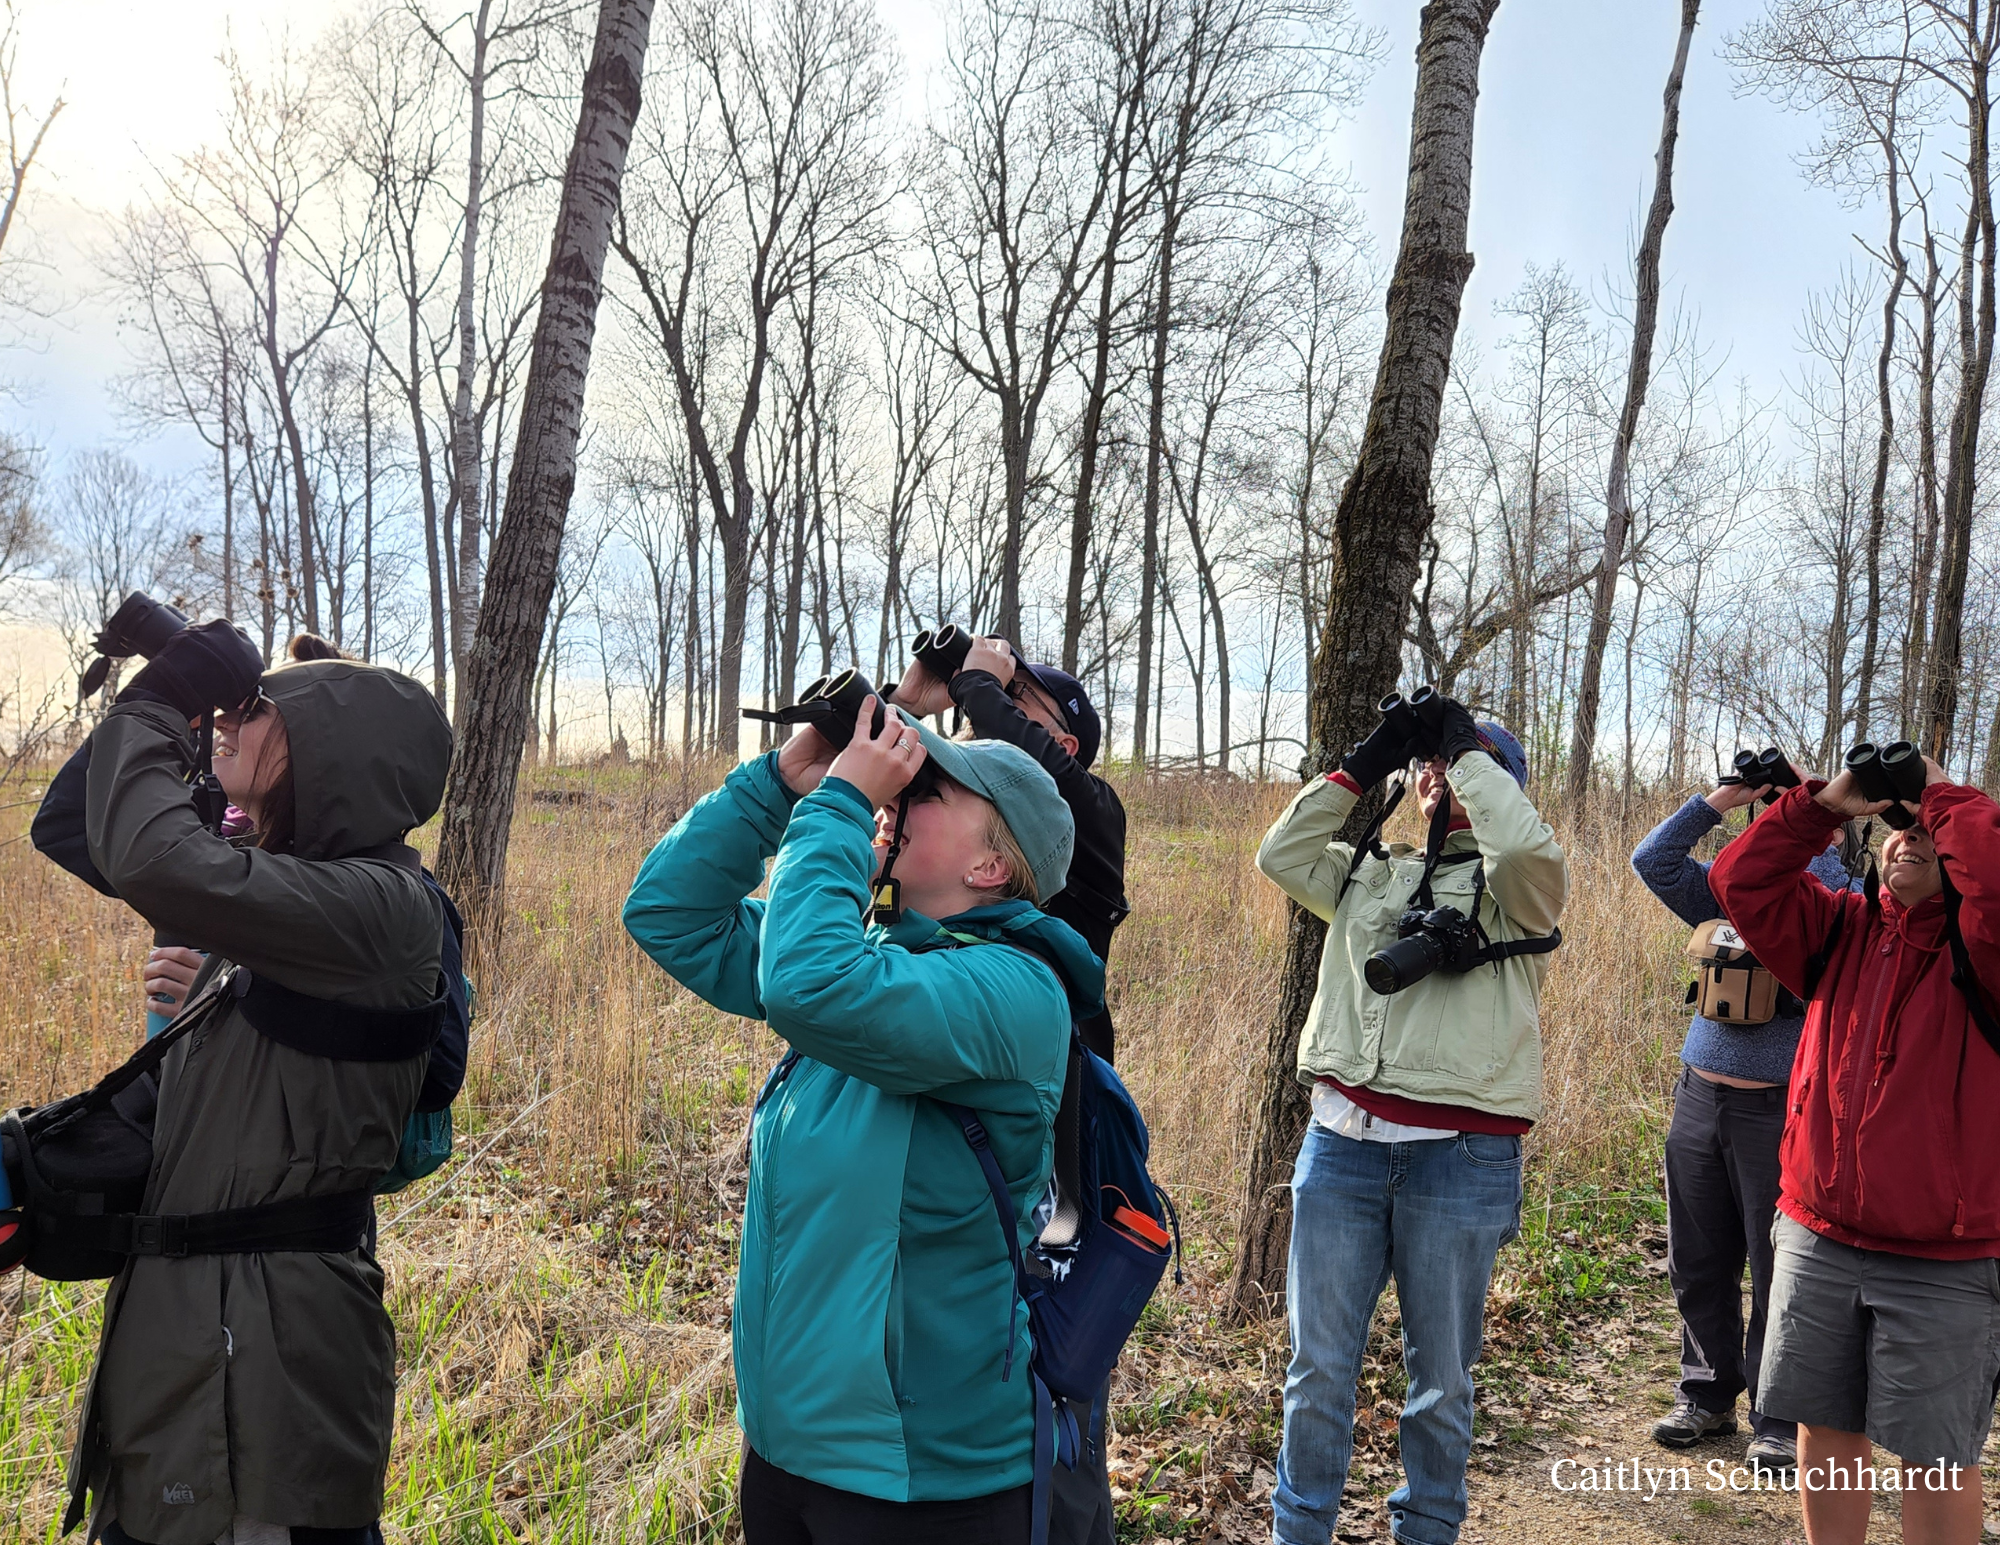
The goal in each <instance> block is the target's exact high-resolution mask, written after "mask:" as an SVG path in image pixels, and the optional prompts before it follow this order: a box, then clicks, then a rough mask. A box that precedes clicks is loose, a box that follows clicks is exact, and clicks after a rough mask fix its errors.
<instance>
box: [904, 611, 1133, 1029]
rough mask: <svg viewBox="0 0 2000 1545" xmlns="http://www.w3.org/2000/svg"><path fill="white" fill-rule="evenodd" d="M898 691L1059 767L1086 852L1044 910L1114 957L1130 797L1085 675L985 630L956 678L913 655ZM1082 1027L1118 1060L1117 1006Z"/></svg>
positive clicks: (913, 705) (913, 703)
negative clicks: (1107, 768)
mask: <svg viewBox="0 0 2000 1545" xmlns="http://www.w3.org/2000/svg"><path fill="white" fill-rule="evenodd" d="M890 701H891V702H893V703H895V704H896V705H897V706H898V707H900V708H905V709H908V710H909V711H910V712H911V713H914V714H919V715H929V714H936V713H942V712H944V710H945V709H947V708H949V707H950V706H952V705H953V704H956V705H957V706H958V708H959V710H960V711H961V712H962V713H963V714H964V715H965V718H966V721H967V722H968V723H969V724H970V725H971V726H972V734H973V738H974V739H976V740H1004V741H1007V742H1009V743H1010V744H1013V745H1016V746H1019V747H1020V748H1021V749H1022V750H1023V751H1025V752H1027V753H1028V754H1029V755H1030V756H1032V757H1033V758H1034V759H1035V760H1036V761H1038V762H1040V763H1041V764H1042V766H1044V767H1046V768H1047V769H1048V770H1049V773H1050V775H1051V776H1053V777H1054V778H1055V780H1056V787H1057V788H1058V789H1060V790H1061V791H1062V797H1063V798H1064V799H1065V800H1066V801H1067V802H1068V804H1069V808H1070V814H1071V815H1072V816H1073V817H1075V820H1076V855H1075V857H1074V858H1073V859H1072V860H1071V861H1070V866H1069V883H1068V885H1067V886H1066V887H1065V888H1064V889H1063V891H1062V893H1061V894H1060V895H1058V896H1056V897H1055V898H1054V899H1053V900H1051V901H1049V902H1048V903H1047V904H1046V905H1045V906H1044V907H1043V910H1044V911H1045V912H1047V913H1048V914H1049V915H1050V916H1051V917H1056V918H1060V919H1061V920H1062V921H1063V922H1065V923H1068V924H1069V925H1070V927H1072V928H1074V929H1075V930H1076V931H1077V932H1078V933H1080V934H1082V935H1083V937H1084V942H1085V943H1087V944H1089V946H1090V948H1091V951H1092V953H1094V954H1095V955H1096V956H1097V958H1098V959H1099V960H1104V961H1108V960H1109V959H1110V956H1111V935H1112V933H1113V931H1114V930H1115V929H1116V928H1117V927H1118V925H1119V924H1120V923H1122V922H1124V921H1125V918H1126V915H1127V914H1128V913H1129V912H1130V911H1131V910H1132V908H1131V905H1130V903H1128V902H1127V901H1126V899H1125V806H1124V805H1123V804H1121V803H1120V802H1119V799H1118V794H1117V792H1116V791H1115V790H1114V789H1113V788H1112V787H1111V785H1110V784H1108V783H1106V782H1105V781H1104V780H1103V779H1102V778H1100V777H1098V776H1097V775H1096V774H1095V773H1093V772H1092V771H1091V770H1090V767H1091V763H1093V762H1094V761H1096V759H1097V751H1098V745H1099V742H1100V741H1101V740H1102V738H1103V733H1104V732H1103V726H1102V725H1101V724H1100V723H1099V721H1098V717H1097V710H1096V709H1095V708H1094V707H1092V706H1091V701H1090V695H1089V694H1088V693H1087V692H1085V691H1084V689H1083V683H1082V682H1080V681H1078V680H1077V679H1076V678H1075V677H1074V676H1072V675H1070V674H1069V672H1068V671H1064V670H1058V669H1057V668H1056V667H1055V666H1053V665H1035V664H1031V663H1029V662H1028V661H1027V660H1025V659H1023V658H1022V657H1021V656H1020V654H1019V652H1018V651H1016V650H1015V648H1014V647H1013V645H1011V644H1009V643H1008V642H1007V641H1006V640H1005V639H1000V638H981V639H975V640H974V641H973V644H972V648H971V650H970V651H968V652H967V654H966V657H965V664H964V666H962V667H961V668H960V669H959V670H958V671H957V673H956V674H954V675H953V676H952V678H951V680H950V681H939V680H938V679H937V677H936V676H934V675H932V674H931V673H930V671H928V670H926V669H925V668H924V667H923V666H922V665H920V664H919V663H918V662H916V661H915V660H912V661H911V662H910V666H909V669H908V670H907V671H905V672H904V673H903V679H902V681H901V682H900V683H899V684H898V685H897V687H896V690H895V691H894V692H893V693H892V694H891V695H890ZM1077 1028H1078V1029H1079V1030H1080V1031H1081V1032H1082V1034H1083V1042H1084V1045H1086V1046H1088V1047H1089V1048H1090V1049H1091V1050H1092V1051H1094V1052H1096V1053H1097V1055H1098V1056H1100V1057H1102V1058H1103V1059H1104V1060H1105V1061H1106V1062H1110V1061H1112V1060H1113V1058H1112V1053H1113V1051H1114V1049H1115V1038H1114V1035H1113V1031H1112V1027H1111V1011H1110V1009H1109V1008H1107V1009H1105V1011H1104V1012H1103V1013H1101V1014H1099V1015H1097V1016H1096V1017H1095V1018H1093V1019H1090V1020H1087V1021H1084V1022H1081V1023H1079V1024H1078V1026H1077Z"/></svg>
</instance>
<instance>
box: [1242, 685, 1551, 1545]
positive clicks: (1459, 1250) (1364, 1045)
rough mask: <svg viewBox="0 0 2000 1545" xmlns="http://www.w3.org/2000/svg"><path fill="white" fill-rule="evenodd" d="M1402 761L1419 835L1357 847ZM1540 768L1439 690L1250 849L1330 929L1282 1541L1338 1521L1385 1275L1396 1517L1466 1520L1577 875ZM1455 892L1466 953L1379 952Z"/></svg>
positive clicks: (1298, 1170)
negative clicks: (1540, 805)
mask: <svg viewBox="0 0 2000 1545" xmlns="http://www.w3.org/2000/svg"><path fill="white" fill-rule="evenodd" d="M1412 728H1414V729H1415V731H1416V735H1415V738H1414V739H1412V736H1411V730H1412ZM1412 760H1416V761H1418V762H1419V763H1421V768H1420V771H1419V774H1418V777H1417V796H1418V802H1419V804H1420V805H1421V807H1422V809H1423V813H1424V816H1425V818H1426V820H1427V821H1429V823H1430V837H1429V840H1428V841H1427V844H1426V848H1425V851H1424V852H1422V853H1419V852H1417V851H1416V850H1414V849H1412V848H1409V847H1407V846H1404V845H1402V844H1398V845H1396V846H1394V847H1391V848H1389V849H1386V850H1384V849H1380V848H1375V849H1374V850H1373V851H1370V852H1367V853H1364V854H1362V855H1361V856H1360V858H1359V859H1358V861H1357V858H1356V855H1355V850H1354V848H1353V847H1351V846H1349V845H1348V844H1347V843H1344V842H1341V841H1338V840H1337V838H1338V835H1339V833H1340V830H1341V827H1342V826H1343V825H1344V824H1345V823H1346V821H1347V818H1348V816H1349V815H1350V814H1351V813H1352V812H1353V809H1354V806H1355V803H1356V801H1358V800H1359V799H1360V798H1361V796H1362V795H1363V794H1365V793H1366V792H1367V791H1368V790H1369V789H1370V788H1372V787H1373V786H1374V785H1375V784H1376V783H1378V782H1380V781H1381V780H1382V779H1384V778H1386V777H1387V776H1388V775H1389V774H1390V773H1392V772H1394V771H1396V770H1397V769H1399V768H1402V767H1405V766H1407V764H1408V763H1409V762H1410V761H1412ZM1527 776H1528V766H1527V758H1526V756H1525V755H1524V754H1523V753H1522V751H1521V747H1520V744H1519V742H1518V741H1516V740H1515V739H1514V737H1513V736H1512V735H1511V734H1509V733H1508V732H1507V731H1506V730H1505V729H1504V728H1502V727H1501V726H1500V725H1498V724H1493V723H1486V724H1475V723H1474V722H1473V719H1472V716H1471V715H1470V714H1469V713H1467V712H1466V711H1465V709H1464V708H1463V707H1461V706H1460V705H1459V704H1457V703H1454V702H1451V701H1450V700H1449V699H1444V698H1433V699H1431V700H1430V702H1429V704H1428V705H1427V712H1426V714H1425V715H1424V717H1423V721H1422V723H1421V724H1420V725H1416V726H1410V725H1399V724H1397V723H1392V721H1391V720H1390V719H1388V718H1385V719H1384V721H1383V723H1382V725H1381V726H1380V727H1379V728H1378V729H1377V730H1376V731H1375V732H1374V733H1373V734H1371V735H1370V736H1369V737H1368V738H1367V739H1366V740H1364V741H1362V742H1361V744H1360V745H1358V746H1356V747H1355V748H1354V749H1353V750H1352V751H1351V752H1349V753H1348V755H1347V757H1346V759H1345V760H1344V761H1343V762H1342V764H1341V767H1340V769H1339V770H1338V771H1336V772H1333V773H1331V774H1328V775H1327V776H1326V777H1324V778H1315V779H1314V780H1312V781H1311V782H1310V783H1308V784H1307V785H1306V787H1305V788H1304V789H1302V790H1301V791H1300V792H1299V794H1298V797H1297V798H1295V799H1294V800H1293V801H1292V802H1291V804H1290V806H1288V807H1287V808H1286V810H1285V813H1284V814H1283V815H1281V816H1279V817H1278V819H1277V822H1276V823H1275V824H1274V825H1273V826H1272V827H1271V830H1270V831H1269V833H1267V834H1266V836H1265V838H1264V843H1263V846H1262V847H1261V848H1260V849H1259V850H1258V853H1257V867H1258V868H1259V869H1260V870H1261V871H1262V872H1263V873H1264V874H1265V876H1267V877H1268V878H1269V879H1271V880H1273V881H1275V882H1276V883H1277V884H1278V885H1279V886H1280V887H1282V888H1283V889H1284V891H1285V893H1286V894H1287V895H1289V896H1290V897H1291V898H1292V899H1293V900H1294V901H1296V902H1298V903H1299V905H1300V906H1302V907H1305V908H1306V909H1307V910H1308V911H1310V912H1312V913H1313V914H1314V915H1316V916H1318V917H1321V918H1323V919H1325V920H1326V922H1327V925H1328V927H1327V938H1326V949H1325V953H1324V955H1323V956H1322V957H1321V960H1320V973H1319V990H1318V992H1317V994H1316V995H1315V996H1314V999H1313V1004H1312V1008H1311V1010H1310V1011H1309V1012H1308V1014H1307V1017H1306V1025H1305V1032H1304V1034H1303V1035H1302V1036H1301V1038H1300V1044H1299V1073H1298V1076H1299V1080H1300V1082H1301V1083H1304V1084H1306V1085H1308V1086H1310V1088H1311V1089H1312V1104H1313V1119H1312V1122H1311V1123H1310V1125H1309V1126H1308V1127H1307V1129H1306V1136H1305V1140H1304V1142H1303V1143H1302V1144H1301V1145H1300V1149H1299V1156H1298V1161H1297V1163H1296V1164H1295V1165H1294V1167H1293V1171H1292V1237H1291V1253H1290V1260H1289V1271H1288V1276H1287V1293H1286V1300H1287V1307H1288V1311H1289V1314H1290V1319H1291V1332H1292V1359H1291V1366H1290V1368H1289V1370H1288V1371H1287V1374H1286V1380H1285V1433H1284V1442H1283V1445H1282V1448H1281V1450H1280V1452H1279V1457H1278V1475H1277V1484H1276V1486H1275V1487H1274V1488H1273V1492H1272V1511H1273V1515H1274V1518H1273V1523H1274V1530H1273V1538H1274V1540H1275V1541H1276V1545H1326V1541H1327V1539H1328V1538H1329V1537H1330V1536H1331V1535H1332V1533H1333V1530H1334V1528H1335V1525H1336V1522H1337V1520H1338V1516H1339V1510H1340V1501H1341V1496H1342V1493H1343V1491H1344V1489H1345V1486H1346V1480H1347V1467H1348V1462H1349V1460H1350V1458H1351V1457H1352V1454H1353V1438H1354V1389H1355V1380H1356V1377H1357V1376H1358V1374H1359V1373H1360V1368H1361V1358H1362V1354H1363V1352H1364V1350H1365V1349H1366V1346H1367V1340H1368V1326H1369V1322H1370V1321H1371V1320H1372V1318H1373V1317H1374V1312H1375V1305H1376V1302H1377V1300H1378V1299H1380V1297H1381V1296H1382V1289H1383V1287H1384V1286H1385V1285H1386V1284H1387V1282H1388V1280H1389V1278H1390V1277H1391V1276H1392V1275H1393V1276H1394V1277H1395V1279H1396V1297H1397V1302H1398V1304H1399V1305H1400V1306H1401V1309H1402V1316H1403V1356H1404V1363H1405V1366H1406V1368H1407V1370H1408V1373H1409V1391H1408V1397H1407V1399H1406V1400H1405V1402H1404V1406H1403V1417H1402V1424H1401V1444H1400V1447H1401V1456H1402V1461H1403V1468H1404V1473H1405V1477H1406V1480H1405V1483H1404V1484H1403V1485H1402V1486H1401V1487H1399V1488H1398V1489H1397V1490H1396V1491H1395V1492H1394V1493H1392V1494H1391V1496H1390V1497H1389V1522H1390V1530H1391V1534H1392V1535H1393V1537H1394V1538H1395V1539H1396V1540H1398V1541H1401V1542H1404V1545H1453V1542H1454V1541H1455V1540H1456V1539H1457V1538H1458V1531H1459V1526H1460V1525H1461V1524H1462V1523H1463V1522H1464V1519H1465V1512H1466V1490H1465V1465H1466V1460H1467V1458H1468V1457H1469V1456H1470V1454H1471V1450H1472V1394H1473V1392H1472V1365H1473V1363H1474V1362H1475V1361H1476V1360H1477V1358H1478V1356H1479V1347H1480V1333H1481V1321H1482V1319H1483V1316H1484V1310H1485V1303H1486V1289H1487V1284H1488V1282H1489V1280H1490V1279H1491V1277H1492V1272H1493V1260H1494V1257H1495V1255H1496V1254H1497V1252H1498V1251H1499V1249H1500V1247H1501V1245H1503V1244H1505V1243H1506V1242H1507V1240H1509V1239H1511V1238H1512V1237H1513V1236H1514V1233H1515V1231H1516V1230H1517V1228H1518V1227H1519V1220H1520V1206H1521V1137H1522V1135H1523V1134H1524V1133H1526V1132H1527V1130H1528V1129H1529V1127H1530V1126H1531V1125H1532V1124H1533V1122H1534V1121H1535V1119H1536V1118H1537V1117H1538V1116H1539V1115H1540V1114H1541V1109H1542V1058H1541V1023H1540V1016H1539V1012H1538V1003H1539V999H1540V995H1541V986H1542V979H1543V977H1544V975H1545V974H1546V973H1547V970H1548V964H1549V954H1548V951H1549V950H1550V949H1552V948H1553V947H1554V945H1555V944H1556V943H1557V942H1558V941H1559V937H1560V936H1559V935H1557V934H1556V932H1555V929H1556V921H1557V919H1558V918H1559V917H1560V916H1561V913H1562V908H1563V901H1564V899H1565V897H1566V896H1567V894H1568V884H1569V882H1568V875H1567V870H1566V866H1565V862H1564V859H1563V853H1562V849H1561V848H1560V847H1559V846H1557V844H1556V840H1555V833H1554V832H1553V831H1552V830H1551V829H1550V827H1549V825H1548V823H1547V822H1545V821H1543V820H1542V818H1541V817H1540V816H1539V815H1537V814H1536V812H1535V807H1534V806H1533V805H1532V804H1531V803H1530V802H1529V800H1528V796H1527V792H1526V784H1527ZM1445 907H1451V908H1455V909H1456V910H1457V913H1458V914H1459V917H1460V918H1461V919H1463V920H1466V921H1468V922H1469V921H1475V920H1476V922H1477V924H1478V931H1477V932H1474V931H1471V930H1470V929H1469V928H1468V929H1467V930H1465V931H1464V932H1463V934H1462V935H1461V937H1462V938H1463V940H1464V946H1465V953H1464V954H1463V955H1459V954H1456V953H1455V952H1454V951H1450V950H1438V951H1436V953H1435V957H1434V958H1435V959H1436V961H1437V963H1436V964H1435V965H1434V967H1433V969H1431V970H1430V971H1429V972H1428V974H1421V973H1419V972H1417V971H1412V970H1407V969H1406V970H1404V971H1402V972H1400V973H1399V972H1394V971H1386V970H1385V969H1384V964H1385V963H1384V962H1382V961H1380V960H1379V958H1377V959H1374V960H1372V961H1371V957H1379V955H1380V952H1381V951H1383V950H1385V949H1388V948H1390V947H1392V946H1395V947H1396V948H1397V949H1398V951H1399V952H1400V953H1401V954H1402V955H1403V956H1404V957H1405V965H1406V966H1407V964H1408V963H1409V961H1410V959H1412V958H1414V957H1415V956H1416V955H1417V954H1418V953H1419V952H1420V949H1421V946H1420V945H1418V944H1416V943H1415V942H1414V941H1412V940H1410V939H1409V938H1408V937H1407V935H1408V932H1409V930H1408V929H1407V928H1405V927H1403V926H1401V922H1402V919H1403V918H1404V915H1405V914H1406V913H1408V912H1410V911H1412V910H1415V911H1418V912H1424V913H1429V912H1431V911H1432V910H1433V909H1434V908H1445ZM1430 938H1431V939H1432V941H1433V942H1434V943H1443V942H1444V938H1443V936H1441V935H1439V934H1435V933H1433V934H1432V935H1430Z"/></svg>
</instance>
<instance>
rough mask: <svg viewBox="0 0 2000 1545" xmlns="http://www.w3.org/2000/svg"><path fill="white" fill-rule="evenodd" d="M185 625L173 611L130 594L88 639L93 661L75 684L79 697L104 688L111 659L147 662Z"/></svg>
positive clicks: (162, 603)
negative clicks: (92, 651)
mask: <svg viewBox="0 0 2000 1545" xmlns="http://www.w3.org/2000/svg"><path fill="white" fill-rule="evenodd" d="M187 625H188V620H187V618H186V616H184V615H183V614H182V613H181V612H180V611H179V610H178V609H177V608H175V607H172V606H169V605H167V603H166V602H165V601H155V600H154V599H153V598H152V597H151V596H149V595H147V594H146V593H145V591H143V590H135V591H133V592H132V593H131V594H130V595H128V596H127V597H125V600H124V602H123V604H121V605H120V606H119V608H118V610H117V611H115V612H113V613H112V614H111V618H110V620H109V621H108V622H106V623H105V624H104V626H103V628H101V629H100V630H99V631H98V634H97V637H96V638H94V639H92V640H91V647H92V648H93V649H95V650H96V651H97V658H96V659H95V660H93V661H91V662H90V668H89V669H88V670H86V671H85V672H84V673H83V680H82V681H81V682H79V683H78V685H77V690H78V693H79V695H80V696H83V697H89V696H91V695H92V694H93V693H95V692H96V691H97V690H98V689H99V688H100V687H102V686H103V685H104V682H105V679H106V678H107V677H109V676H110V674H111V662H112V661H113V660H129V659H130V658H131V657H132V656H133V655H138V656H140V657H141V658H143V659H147V660H150V659H152V658H153V656H154V655H156V654H158V653H159V652H160V651H161V650H162V649H164V648H166V647H167V640H168V639H170V638H172V637H173V636H174V635H175V634H176V633H178V632H180V631H181V629H183V628H185V627H186V626H187Z"/></svg>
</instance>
